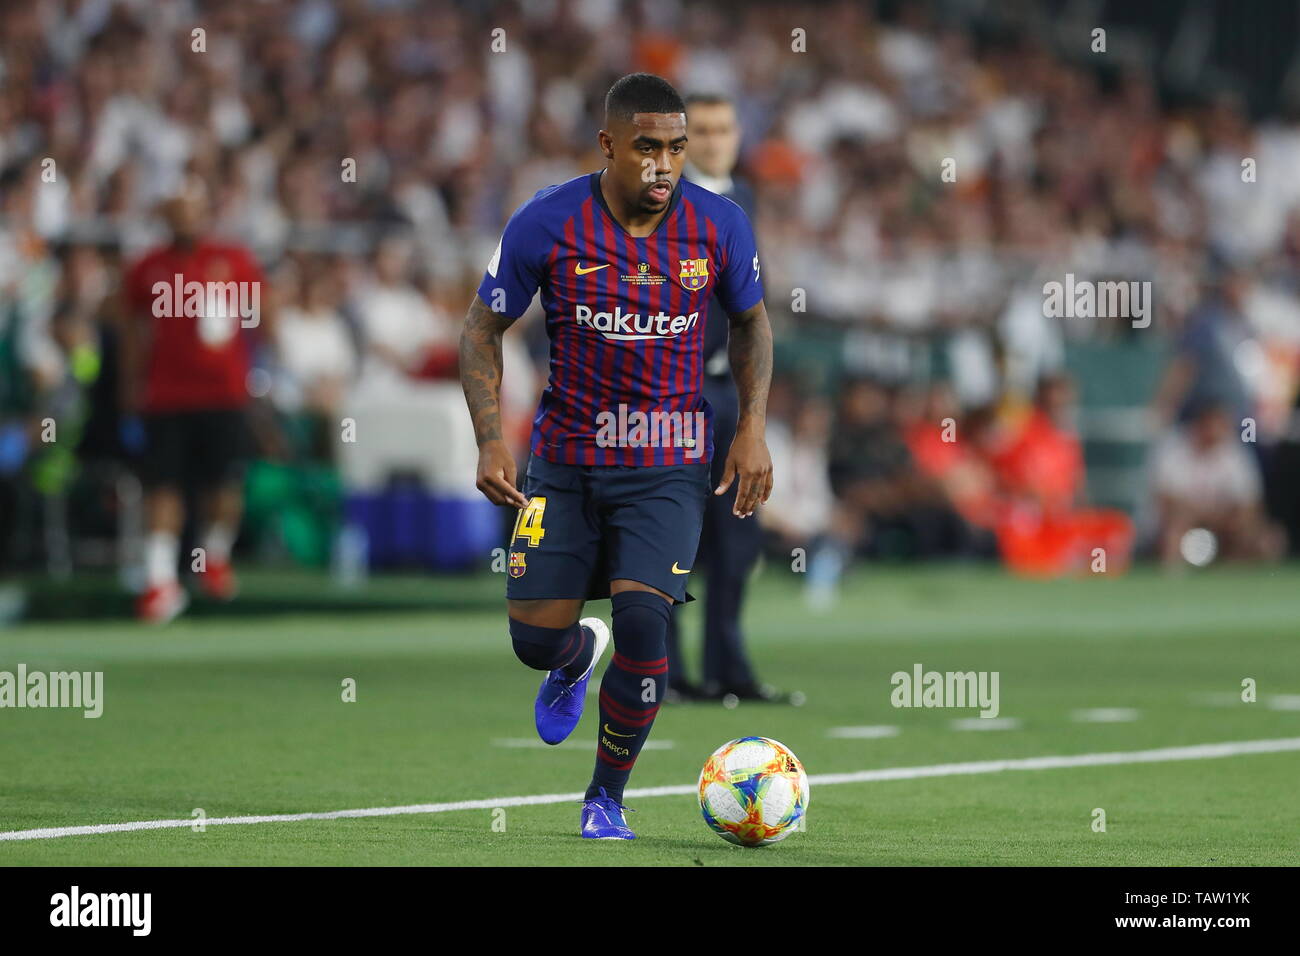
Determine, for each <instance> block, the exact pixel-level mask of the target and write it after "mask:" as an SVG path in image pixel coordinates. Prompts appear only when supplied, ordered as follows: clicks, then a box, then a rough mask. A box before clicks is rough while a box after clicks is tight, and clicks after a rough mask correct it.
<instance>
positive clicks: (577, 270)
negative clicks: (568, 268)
mask: <svg viewBox="0 0 1300 956" xmlns="http://www.w3.org/2000/svg"><path fill="white" fill-rule="evenodd" d="M608 268H609V263H608V262H606V263H605V264H604V265H603V266H588V267H587V268H586V269H584V268H583V267H582V263H581V262H579V263H576V264H575V265H574V267H573V271H574V274H575V275H580V276H585V275H586V274H587V273H588V272H599V271H600V270H601V269H608Z"/></svg>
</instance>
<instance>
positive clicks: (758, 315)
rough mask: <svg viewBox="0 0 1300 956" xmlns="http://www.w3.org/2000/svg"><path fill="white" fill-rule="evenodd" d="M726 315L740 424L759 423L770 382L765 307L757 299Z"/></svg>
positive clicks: (768, 327) (769, 342)
mask: <svg viewBox="0 0 1300 956" xmlns="http://www.w3.org/2000/svg"><path fill="white" fill-rule="evenodd" d="M729 318H730V319H731V338H730V341H729V342H728V343H727V357H728V358H729V359H730V360H731V374H732V377H734V378H735V380H736V391H737V392H738V393H739V396H740V424H746V423H748V422H750V421H753V422H757V423H759V424H761V423H762V422H763V421H765V419H766V417H767V390H768V387H769V386H770V385H771V382H772V326H771V324H770V323H769V322H768V320H767V308H766V307H765V306H764V305H763V303H762V301H761V300H760V301H759V303H758V304H757V305H755V306H752V307H751V308H748V309H746V310H745V311H744V312H737V313H735V314H732V315H729Z"/></svg>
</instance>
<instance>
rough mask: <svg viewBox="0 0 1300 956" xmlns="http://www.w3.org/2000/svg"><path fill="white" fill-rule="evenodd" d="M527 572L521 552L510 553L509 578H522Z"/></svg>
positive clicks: (526, 565)
mask: <svg viewBox="0 0 1300 956" xmlns="http://www.w3.org/2000/svg"><path fill="white" fill-rule="evenodd" d="M527 570H528V564H527V562H525V561H524V553H523V552H522V551H511V552H510V576H511V577H512V578H522V577H523V576H524V573H525V572H526V571H527Z"/></svg>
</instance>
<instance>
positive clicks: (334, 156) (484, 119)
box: [0, 0, 1300, 580]
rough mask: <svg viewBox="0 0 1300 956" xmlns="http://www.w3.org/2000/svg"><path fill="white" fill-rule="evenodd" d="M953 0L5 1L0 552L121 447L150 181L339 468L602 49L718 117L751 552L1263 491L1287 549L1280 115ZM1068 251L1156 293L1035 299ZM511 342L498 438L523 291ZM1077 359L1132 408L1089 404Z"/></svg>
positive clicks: (579, 104) (1188, 522) (1234, 514)
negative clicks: (761, 500)
mask: <svg viewBox="0 0 1300 956" xmlns="http://www.w3.org/2000/svg"><path fill="white" fill-rule="evenodd" d="M882 6H883V8H884V9H883V12H882V9H881V7H882ZM968 6H969V5H964V4H926V3H916V4H912V3H890V4H884V5H877V4H874V3H862V2H830V3H822V4H799V3H793V4H792V3H771V2H761V0H756V2H728V0H715V2H710V3H708V4H695V3H690V4H687V3H677V2H660V0H653V2H621V0H547V2H536V3H534V2H520V3H500V4H497V3H473V4H471V3H452V2H433V0H430V2H421V0H409V2H404V0H236V2H207V3H204V2H185V0H180V2H165V3H164V2H157V0H27V2H23V3H13V4H4V5H3V7H2V8H0V486H2V487H0V535H3V538H0V545H2V546H3V548H4V550H5V558H6V559H7V560H8V561H10V562H13V561H14V560H15V555H16V554H17V551H16V548H18V542H19V540H20V539H21V538H22V537H23V535H22V534H21V533H20V530H21V529H28V530H29V531H31V537H32V540H33V541H35V542H36V543H35V544H32V545H31V546H30V547H28V549H27V554H28V557H29V558H30V557H31V556H32V555H35V554H38V553H39V552H40V551H41V545H40V544H39V535H37V534H36V532H35V530H34V529H38V528H40V527H43V526H44V523H45V522H46V521H48V520H52V519H49V516H48V514H47V515H46V517H45V518H42V517H41V515H40V514H37V513H36V512H38V511H39V509H38V508H36V507H35V505H33V502H38V501H40V500H41V496H49V495H57V494H59V493H61V492H65V491H66V490H67V489H68V488H69V487H71V486H72V485H73V484H75V482H76V481H77V480H78V477H79V475H81V474H82V473H83V472H82V470H81V468H82V465H84V463H86V462H88V461H91V460H108V461H112V460H115V459H117V460H121V459H124V458H128V459H129V456H130V451H131V447H132V445H133V443H134V442H135V441H136V437H137V436H134V435H133V434H132V430H131V425H130V422H129V421H125V420H123V418H122V416H119V415H118V414H117V412H116V404H115V403H116V397H117V395H118V394H119V385H120V383H118V382H116V376H117V374H118V373H117V367H116V360H115V356H114V347H115V346H114V340H115V329H116V328H117V327H118V323H120V322H122V321H130V317H129V316H125V315H123V314H122V308H121V305H120V301H121V300H120V299H119V297H118V291H119V286H120V282H121V277H122V275H123V273H124V271H125V269H126V268H127V267H128V266H129V264H130V263H131V262H133V261H135V260H137V259H138V258H139V257H140V256H141V255H142V254H143V253H144V252H145V251H146V250H147V249H149V248H150V247H151V246H152V245H155V244H157V243H159V242H162V241H165V239H166V231H165V229H164V228H163V223H162V221H161V219H160V217H159V213H158V209H159V204H160V202H161V201H163V200H165V199H166V198H167V197H169V196H171V195H173V194H174V193H175V191H176V190H177V189H178V188H179V187H180V185H181V183H182V181H183V179H184V178H185V177H186V175H187V174H192V175H196V176H198V177H200V178H201V179H202V180H203V181H204V182H205V183H206V184H207V190H208V195H209V197H210V203H211V214H210V215H211V222H210V231H211V233H213V234H214V235H218V236H222V237H225V238H227V239H228V240H231V241H234V242H237V243H240V244H242V245H243V246H245V247H247V248H248V249H250V250H251V251H252V252H253V254H254V255H255V256H256V258H257V259H258V261H259V262H260V264H261V266H262V268H263V269H264V270H265V274H266V276H267V281H268V283H269V286H270V288H269V289H268V290H267V294H266V297H267V302H268V307H269V308H273V309H274V311H275V314H276V322H275V324H274V341H271V342H265V343H264V345H265V346H266V348H265V350H264V353H263V354H262V356H261V358H260V360H259V369H258V373H257V374H256V375H254V376H250V391H251V392H252V393H253V394H254V396H255V397H256V398H257V399H258V402H257V406H256V407H257V418H258V428H257V434H258V436H259V442H260V445H261V449H260V450H261V455H262V456H263V457H264V458H266V459H268V460H273V461H296V460H306V461H313V462H317V463H319V462H329V461H331V460H332V459H333V458H334V457H335V456H336V455H337V451H338V441H337V433H338V424H337V423H338V421H339V420H340V419H341V418H343V417H345V416H346V415H347V414H348V409H349V402H350V401H352V400H353V397H354V396H356V395H358V394H370V395H376V394H378V395H383V394H392V395H395V396H398V397H397V398H396V399H394V400H395V401H403V399H402V398H401V397H400V396H401V394H402V390H403V389H407V388H408V387H410V388H417V389H418V388H419V387H421V386H423V385H425V384H429V383H443V384H447V383H451V382H454V380H455V377H456V365H455V353H454V346H455V341H456V338H457V335H458V333H459V324H460V319H461V317H462V316H463V314H464V312H465V309H466V307H467V305H468V302H469V300H470V297H471V295H472V290H473V289H474V287H475V286H476V284H477V282H478V280H479V278H480V277H481V275H482V270H483V267H484V265H485V263H486V262H487V260H488V258H489V256H490V255H491V252H492V249H493V247H494V245H495V244H496V242H497V239H498V237H499V234H500V230H501V228H502V225H503V223H504V221H505V219H506V217H507V216H508V215H509V213H510V211H511V210H512V209H514V208H515V207H516V206H517V205H518V204H519V203H520V202H522V201H523V200H525V199H527V198H528V197H529V196H531V195H532V194H533V192H535V191H536V190H537V189H539V188H541V187H543V186H546V185H549V184H552V183H556V182H561V181H564V180H567V179H569V178H571V177H573V176H576V175H579V174H581V173H583V172H586V171H589V170H592V169H595V168H598V167H599V166H600V165H601V162H600V157H599V153H598V152H597V150H596V145H595V137H594V133H595V130H596V129H597V128H599V126H600V109H601V102H602V98H603V95H604V92H605V90H606V89H607V88H608V87H609V85H610V83H611V82H612V80H614V79H615V78H617V77H618V76H619V75H622V74H623V73H626V72H629V71H632V70H646V71H649V72H654V73H659V74H661V75H663V76H665V77H667V78H668V79H669V80H671V81H672V82H673V83H674V84H675V85H676V86H677V87H678V88H679V89H680V90H682V91H683V93H691V92H697V91H709V92H716V93H721V94H724V95H726V96H728V97H731V98H732V100H733V101H734V103H735V105H736V109H737V113H738V116H739V119H740V122H741V125H742V128H743V146H742V152H741V160H740V167H739V169H738V172H737V174H738V175H739V176H742V177H743V178H745V179H746V180H748V182H749V183H750V184H751V185H752V186H753V187H754V189H755V191H756V193H757V196H758V201H759V207H758V215H757V217H756V227H757V232H758V237H759V243H760V249H761V253H762V256H763V263H764V265H763V280H764V282H765V284H766V288H767V302H768V308H769V311H770V313H771V315H772V317H773V322H774V326H775V329H776V333H777V338H778V355H777V357H778V378H777V381H776V384H775V386H774V391H773V397H772V404H771V410H770V436H769V437H770V442H771V448H772V452H773V458H774V462H775V465H776V487H775V492H774V496H773V500H772V502H771V503H770V504H769V505H768V506H767V508H766V509H765V516H764V520H765V522H766V524H767V526H768V528H769V529H770V532H771V535H772V538H773V541H774V548H775V549H777V550H779V551H780V552H781V553H783V554H788V553H789V550H790V549H793V548H798V547H803V548H807V549H810V551H811V553H812V555H813V559H814V563H816V564H817V565H818V568H819V569H821V570H819V572H818V575H815V576H817V577H819V578H820V579H823V580H833V578H834V577H835V576H836V575H837V573H838V568H839V567H840V566H842V565H843V563H844V562H846V561H848V560H851V559H852V558H853V556H855V555H879V556H883V557H888V556H922V557H928V556H981V555H985V556H988V555H994V554H1001V555H1002V556H1003V557H1004V558H1005V559H1006V560H1007V561H1009V562H1010V563H1012V564H1013V565H1014V566H1016V567H1019V568H1022V569H1024V570H1026V571H1029V572H1035V571H1042V572H1048V573H1055V572H1058V571H1061V570H1068V569H1085V570H1086V569H1087V568H1088V567H1089V566H1090V565H1091V564H1093V563H1094V562H1095V561H1096V556H1095V548H1096V547H1098V546H1100V547H1102V548H1104V549H1105V551H1106V554H1107V555H1108V557H1109V560H1110V562H1111V564H1110V568H1109V569H1110V570H1113V569H1117V568H1122V567H1123V565H1124V564H1125V563H1126V562H1127V560H1128V557H1129V555H1130V554H1131V553H1132V551H1133V550H1134V548H1135V547H1138V546H1146V547H1149V548H1150V549H1151V550H1152V552H1154V553H1156V554H1158V555H1160V556H1161V557H1163V558H1165V559H1166V560H1168V561H1170V562H1171V563H1176V562H1178V561H1179V560H1182V559H1186V560H1193V561H1194V563H1201V562H1199V561H1195V560H1194V559H1195V558H1196V557H1197V555H1199V554H1200V551H1201V550H1203V548H1202V546H1201V544H1200V543H1198V542H1200V541H1201V538H1195V539H1193V540H1191V543H1190V544H1189V539H1188V533H1189V532H1191V531H1198V532H1199V531H1210V532H1211V533H1212V534H1213V535H1214V540H1215V545H1214V546H1215V547H1217V548H1218V550H1219V552H1220V554H1221V555H1223V556H1234V557H1241V558H1256V559H1262V558H1276V557H1278V556H1280V555H1281V554H1282V553H1283V551H1284V549H1285V548H1286V546H1287V544H1286V538H1285V535H1284V532H1283V526H1286V527H1289V529H1290V531H1291V534H1292V538H1291V541H1290V547H1291V548H1292V549H1293V550H1294V549H1296V548H1297V547H1300V540H1297V535H1296V528H1297V515H1296V509H1297V504H1296V500H1295V499H1297V498H1300V495H1297V487H1300V484H1298V482H1300V478H1298V477H1297V465H1296V454H1295V444H1296V442H1297V441H1300V416H1297V413H1296V394H1297V380H1298V379H1300V176H1297V175H1296V170H1300V124H1297V123H1295V122H1290V121H1285V120H1284V119H1281V118H1279V117H1277V116H1272V115H1270V116H1262V117H1258V116H1251V115H1250V113H1249V112H1248V110H1247V108H1246V105H1245V103H1244V102H1242V101H1241V100H1240V99H1238V98H1236V97H1234V96H1233V95H1232V94H1231V92H1230V91H1219V90H1210V91H1206V92H1205V95H1203V96H1199V97H1196V98H1185V99H1184V100H1183V101H1181V102H1179V103H1177V104H1176V105H1171V104H1169V103H1167V102H1165V99H1164V98H1163V97H1162V95H1161V91H1160V89H1159V86H1158V84H1157V82H1156V78H1155V77H1154V75H1153V73H1152V72H1151V71H1150V70H1148V69H1144V68H1142V67H1141V66H1139V65H1135V64H1133V63H1132V62H1131V61H1130V62H1125V61H1122V60H1119V59H1115V60H1106V59H1105V58H1101V57H1098V56H1097V55H1096V54H1095V53H1094V52H1092V51H1091V50H1090V48H1089V42H1090V41H1089V37H1088V35H1087V34H1086V33H1084V34H1081V35H1080V37H1079V39H1078V46H1077V48H1075V49H1068V48H1066V49H1062V48H1061V47H1060V46H1059V45H1053V43H1052V42H1050V41H1049V40H1048V39H1046V38H1045V36H1044V33H1043V30H1042V29H1041V27H1042V25H1043V24H1042V11H1039V14H1040V15H1039V17H1038V19H1037V20H1034V19H1026V20H1024V21H1023V22H1022V21H1005V20H997V21H989V20H987V19H986V20H979V19H975V18H973V17H974V14H972V15H971V16H970V17H966V16H963V17H955V16H939V15H938V14H937V13H936V10H937V9H939V8H940V7H942V8H944V9H945V10H947V9H949V8H961V9H963V10H964V9H965V8H966V7H968ZM1015 6H1016V9H1017V11H1018V12H1019V13H1021V14H1023V13H1025V11H1030V12H1032V11H1033V9H1034V7H1033V5H1032V4H1020V5H1015ZM971 9H976V8H975V7H971ZM993 15H994V14H992V13H990V12H989V11H982V12H980V16H984V17H988V16H993ZM196 30H198V31H200V32H196ZM792 31H794V32H793V33H792ZM799 31H803V37H802V40H801V39H800V37H799V35H798V34H799ZM1247 159H1249V160H1250V163H1249V164H1244V163H1243V161H1244V160H1247ZM1067 274H1072V275H1074V276H1077V277H1078V278H1080V279H1089V280H1123V281H1149V282H1151V283H1152V286H1153V288H1154V290H1155V292H1154V314H1153V317H1152V321H1151V322H1150V324H1149V326H1148V327H1145V328H1143V327H1135V325H1134V323H1133V322H1130V321H1129V320H1128V319H1127V318H1126V317H1111V318H1091V317H1073V318H1052V317H1048V316H1047V315H1046V314H1045V310H1044V303H1043V300H1044V294H1043V286H1044V283H1046V282H1050V281H1063V280H1064V278H1065V276H1066V275H1067ZM534 309H536V306H534ZM507 343H508V348H509V351H508V352H507V355H506V402H507V413H508V418H509V427H510V431H511V435H512V436H513V439H514V440H515V441H517V442H518V443H519V446H520V449H521V454H522V453H523V448H524V443H523V440H524V437H525V435H526V433H527V430H528V427H529V424H530V419H531V412H532V409H533V407H534V404H535V401H536V396H537V392H538V390H539V388H540V387H541V386H542V384H543V377H544V375H539V372H544V367H545V347H546V343H545V336H544V330H543V329H542V328H541V323H539V322H538V321H536V316H535V315H534V316H530V317H528V318H526V319H525V320H524V321H523V322H521V331H517V332H512V333H511V335H509V336H507ZM1081 345H1088V346H1105V347H1111V348H1114V349H1116V350H1128V351H1137V352H1142V353H1144V354H1150V355H1152V356H1155V361H1154V362H1153V363H1152V364H1150V365H1149V366H1146V367H1147V368H1148V369H1149V371H1148V372H1147V373H1146V375H1145V376H1144V377H1143V380H1142V381H1130V382H1128V383H1127V386H1128V387H1129V388H1130V390H1131V392H1132V395H1131V397H1130V398H1128V399H1127V400H1126V401H1127V404H1124V403H1123V402H1120V401H1118V400H1116V401H1115V402H1106V401H1105V399H1106V396H1105V395H1104V394H1100V395H1097V394H1095V393H1097V392H1098V389H1101V390H1102V391H1103V392H1104V388H1105V387H1108V386H1097V385H1096V384H1095V382H1094V381H1093V379H1091V378H1090V376H1089V373H1087V372H1086V371H1077V372H1075V371H1073V370H1072V366H1071V362H1070V357H1071V354H1072V350H1073V349H1074V348H1075V347H1076V346H1081ZM1104 354H1106V353H1103V355H1104ZM1104 361H1105V360H1104V358H1103V362H1104ZM1090 388H1091V389H1092V391H1093V392H1094V395H1093V397H1094V398H1097V399H1098V400H1099V401H1100V403H1101V404H1102V405H1115V406H1117V407H1119V408H1121V409H1123V408H1127V409H1128V412H1129V414H1128V416H1127V417H1124V416H1122V415H1115V414H1110V415H1098V416H1094V417H1093V418H1091V419H1090V418H1089V417H1088V410H1089V404H1090V403H1089V402H1088V401H1087V399H1088V392H1089V390H1090ZM1081 395H1082V397H1083V398H1084V399H1085V401H1083V402H1082V403H1081V402H1080V397H1081ZM454 400H455V401H457V402H459V397H458V395H457V396H455V399H454ZM460 413H461V414H463V406H461V407H460ZM51 419H52V420H54V421H55V422H57V423H58V428H59V433H58V438H57V441H55V442H49V441H43V440H42V434H41V424H42V422H45V421H47V420H51ZM1092 425H1095V426H1096V431H1095V432H1090V428H1091V427H1092ZM1247 432H1249V437H1245V436H1246V433H1247ZM1116 436H1119V437H1118V438H1117V437H1116ZM1094 438H1095V439H1096V440H1097V441H1110V440H1120V439H1121V438H1122V439H1123V440H1127V441H1130V442H1132V443H1134V444H1136V445H1138V446H1140V447H1141V448H1142V449H1143V462H1144V463H1145V464H1144V466H1143V467H1141V468H1138V469H1137V470H1136V471H1135V472H1134V476H1133V477H1132V478H1130V479H1129V480H1128V485H1126V486H1125V487H1124V488H1123V489H1121V490H1120V491H1116V490H1115V489H1113V488H1112V489H1110V491H1108V493H1107V494H1105V495H1102V496H1100V497H1101V498H1103V499H1105V500H1103V501H1101V502H1100V504H1102V505H1108V506H1114V505H1121V504H1122V505H1125V506H1126V509H1125V510H1127V512H1128V514H1127V515H1125V514H1124V513H1122V512H1121V511H1119V510H1117V509H1116V508H1114V507H1098V506H1097V503H1098V502H1097V499H1098V497H1099V496H1098V495H1097V494H1095V493H1094V494H1090V489H1089V483H1088V478H1089V469H1088V468H1087V467H1085V465H1086V464H1090V462H1088V461H1087V452H1088V451H1089V450H1090V449H1091V448H1092V447H1093V446H1092V444H1091V442H1092V440H1093V439H1094ZM1243 438H1245V440H1243ZM406 440H407V441H408V442H409V443H418V442H419V441H420V435H418V434H414V435H408V436H406ZM467 478H468V479H469V481H470V483H471V485H472V478H473V476H472V474H471V475H468V476H467ZM1134 483H1137V485H1140V487H1138V490H1137V491H1136V492H1134V490H1133V487H1134V486H1135V485H1134ZM33 514H35V517H33ZM16 529H19V530H16ZM1099 543H1100V544H1099ZM1189 548H1191V550H1192V552H1194V553H1193V554H1191V555H1190V556H1189V553H1188V551H1189Z"/></svg>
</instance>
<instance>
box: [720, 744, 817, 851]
mask: <svg viewBox="0 0 1300 956" xmlns="http://www.w3.org/2000/svg"><path fill="white" fill-rule="evenodd" d="M807 811H808V775H807V774H806V773H804V772H803V765H802V764H800V763H799V758H798V757H796V756H795V755H794V754H793V753H791V752H790V749H789V748H788V747H786V746H785V744H783V743H781V742H780V741H776V740H772V739H771V738H770V737H741V738H740V739H739V740H733V741H731V742H730V743H725V744H723V745H722V746H721V747H719V748H718V749H717V750H715V751H713V754H712V755H711V756H710V757H709V759H708V760H707V761H706V762H705V764H704V771H703V772H702V773H701V774H700V812H702V813H703V814H704V822H705V823H707V824H708V825H709V826H710V827H712V828H713V832H714V833H716V834H717V835H718V836H720V837H722V839H724V840H726V841H727V842H728V843H737V844H739V845H740V846H764V845H766V844H768V843H777V842H779V841H781V840H784V839H785V838H786V837H787V836H789V835H790V834H791V833H793V832H794V831H795V830H797V829H799V828H800V825H801V823H802V822H803V819H804V814H805V813H806V812H807Z"/></svg>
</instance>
